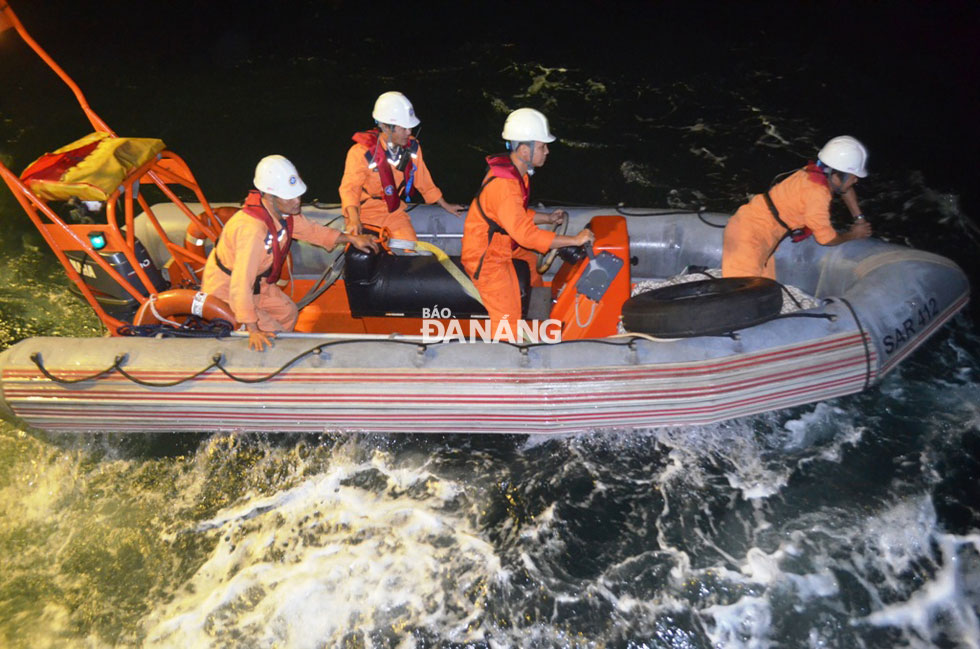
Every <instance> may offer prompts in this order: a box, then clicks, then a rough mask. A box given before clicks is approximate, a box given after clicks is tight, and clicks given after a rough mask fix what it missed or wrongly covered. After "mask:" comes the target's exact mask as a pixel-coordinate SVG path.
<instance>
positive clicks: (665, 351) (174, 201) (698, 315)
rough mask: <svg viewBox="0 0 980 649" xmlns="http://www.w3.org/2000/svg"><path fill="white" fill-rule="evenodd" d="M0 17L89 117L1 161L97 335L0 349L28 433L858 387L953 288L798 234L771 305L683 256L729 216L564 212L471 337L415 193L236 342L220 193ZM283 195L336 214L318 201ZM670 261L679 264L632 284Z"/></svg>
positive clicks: (550, 414)
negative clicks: (281, 315)
mask: <svg viewBox="0 0 980 649" xmlns="http://www.w3.org/2000/svg"><path fill="white" fill-rule="evenodd" d="M0 16H2V18H3V19H4V21H5V22H6V23H8V24H9V25H11V26H12V27H14V28H15V29H16V30H17V31H18V32H19V33H20V34H21V35H22V36H24V39H25V41H26V42H28V44H29V45H30V46H31V47H32V48H34V50H35V51H36V52H37V53H38V55H39V56H40V57H41V58H42V59H43V60H45V61H46V62H47V63H48V64H49V65H50V66H51V67H52V69H53V70H54V71H55V72H56V73H58V74H59V76H61V78H62V79H63V80H64V81H65V82H66V83H67V84H68V85H69V87H70V88H71V89H72V91H73V92H74V93H75V96H76V98H77V99H78V101H79V104H80V105H81V107H82V109H83V111H84V112H85V114H86V116H87V117H88V118H89V122H90V123H91V125H92V128H93V129H94V132H93V133H91V134H89V135H86V136H84V137H82V138H80V139H79V140H77V141H75V142H72V143H70V144H68V145H66V146H64V147H62V148H60V149H57V150H55V151H52V152H50V153H47V154H45V155H43V156H42V157H41V158H39V159H38V160H37V161H35V162H34V163H32V164H31V165H29V166H28V167H27V168H26V169H25V170H24V171H23V172H21V173H20V174H17V173H15V172H13V171H11V170H10V169H9V168H8V167H7V166H5V165H4V164H3V163H2V162H0V176H2V178H3V180H4V182H5V183H6V184H7V186H8V187H9V188H10V190H11V192H13V194H14V196H15V198H16V199H17V200H18V202H19V203H20V205H21V207H22V208H23V209H24V212H25V214H26V215H27V216H28V218H29V219H31V221H32V222H33V223H34V225H35V226H36V227H37V229H38V231H39V232H40V233H41V234H42V236H43V237H44V239H45V241H46V242H47V243H48V244H49V246H50V248H51V249H52V251H53V252H54V254H55V256H56V258H57V259H58V261H59V262H60V263H61V265H62V266H63V268H64V270H65V273H66V274H67V276H68V278H69V279H70V280H71V286H72V289H73V291H74V292H75V293H76V294H77V295H78V296H79V297H80V298H81V299H83V300H85V301H86V302H87V303H88V304H89V305H90V306H91V308H92V309H93V310H94V311H95V313H96V314H97V316H98V317H99V319H100V320H101V321H102V323H103V324H104V325H105V327H106V330H107V332H108V333H109V335H108V336H106V337H103V338H84V339H83V338H30V339H27V340H23V341H21V342H19V343H17V344H15V345H13V346H12V347H10V348H8V349H6V350H4V351H3V352H2V353H0V410H2V411H3V412H4V413H5V414H6V416H7V417H12V418H15V419H16V420H18V421H20V422H22V423H24V424H26V425H28V426H31V427H36V428H39V429H44V430H49V431H70V432H84V431H100V432H105V431H123V432H156V431H192V432H199V431H235V430H244V431H268V432H278V431H309V432H319V431H382V432H504V433H515V432H516V433H566V432H576V431H589V430H596V429H626V428H649V427H657V426H680V425H688V424H704V423H709V422H716V421H719V420H723V419H727V418H731V417H738V416H743V415H748V414H752V413H758V412H763V411H768V410H773V409H778V408H786V407H789V406H794V405H798V404H804V403H809V402H814V401H819V400H823V399H829V398H832V397H837V396H841V395H845V394H850V393H854V392H858V391H861V390H863V389H866V388H867V387H869V386H870V385H872V384H874V383H875V382H876V381H878V380H880V379H881V377H882V376H884V375H885V374H886V373H887V372H888V371H889V370H891V369H892V368H894V367H895V365H896V364H897V363H898V362H899V361H901V359H902V358H904V357H905V356H907V355H908V354H910V353H912V352H913V350H915V349H916V348H917V347H918V346H919V345H921V344H922V342H923V341H925V340H926V339H927V338H928V337H929V336H930V335H931V334H932V333H934V332H935V331H936V330H937V329H938V328H939V327H941V326H942V324H943V323H944V322H946V321H947V320H948V319H949V318H951V317H952V316H953V315H954V314H955V313H956V312H957V311H958V310H959V309H961V308H962V307H963V306H964V305H965V304H966V302H967V299H968V295H969V284H968V282H967V279H966V277H965V275H964V273H963V272H962V271H961V270H960V268H958V267H957V266H956V265H955V264H954V263H953V262H951V261H950V260H948V259H945V258H943V257H940V256H938V255H934V254H930V253H927V252H921V251H917V250H913V249H909V248H905V247H901V246H897V245H893V244H889V243H884V242H881V241H877V240H871V239H866V240H860V241H851V242H848V243H846V244H843V245H840V246H837V247H822V246H819V245H817V244H816V243H815V242H813V241H812V239H811V240H807V241H804V242H801V243H796V244H791V243H789V242H785V243H784V244H783V245H781V246H780V247H779V249H778V251H777V252H776V257H775V258H776V266H777V273H778V277H779V278H780V280H781V281H782V282H783V284H785V285H789V286H793V287H797V289H799V290H800V291H802V292H803V293H805V294H807V295H809V296H811V297H812V300H809V301H800V300H799V299H796V298H793V300H791V301H793V302H795V307H794V308H793V309H791V310H788V312H786V311H787V309H784V308H782V305H783V302H784V299H783V294H784V292H785V291H784V288H783V287H782V286H780V285H778V284H776V283H774V282H771V281H768V280H763V279H760V278H734V279H732V278H727V279H717V278H715V277H713V276H712V274H711V273H710V272H708V271H706V270H704V269H712V268H718V267H719V266H720V263H721V249H722V231H723V228H724V225H725V223H726V221H727V219H728V215H724V214H712V213H704V212H698V213H680V212H672V211H668V210H623V209H617V208H602V207H596V208H571V207H569V208H565V209H566V210H567V212H568V214H569V218H568V219H566V224H567V226H568V228H569V231H571V232H577V231H578V230H579V229H581V228H583V227H586V226H587V227H589V228H590V229H592V231H593V232H594V233H595V236H596V240H595V244H594V246H593V247H592V248H591V249H588V250H585V249H567V250H564V251H562V253H561V255H560V258H559V259H553V258H551V259H543V260H539V264H540V265H539V266H538V269H539V270H540V272H541V273H542V274H541V275H539V274H538V273H536V272H535V270H538V269H532V268H530V267H529V266H528V264H527V263H526V262H525V261H519V262H515V269H516V270H517V272H518V276H519V278H520V280H521V290H522V298H523V304H522V308H523V313H522V316H523V323H524V325H525V326H524V327H523V328H522V329H521V330H519V331H517V332H500V331H497V332H490V331H488V327H487V326H486V324H487V320H486V312H485V310H484V309H483V306H482V304H481V303H480V300H479V296H478V294H476V293H475V291H474V290H473V287H472V285H471V283H470V282H469V280H468V279H467V277H466V275H465V273H464V272H462V270H461V267H460V265H459V258H458V255H459V253H460V242H461V238H462V225H463V222H462V220H460V219H457V218H455V217H453V216H451V215H449V214H447V213H446V212H444V211H442V210H441V209H439V208H435V207H427V206H418V207H416V208H414V209H413V210H412V212H411V215H412V221H413V223H414V225H415V228H416V230H417V232H418V234H419V239H420V241H421V244H420V245H418V246H416V247H415V248H414V249H407V248H406V246H405V245H404V244H401V243H399V242H397V241H393V240H390V239H388V238H386V237H385V233H384V232H380V233H379V235H380V238H381V240H382V243H383V244H384V246H383V248H384V249H383V251H382V252H380V253H376V254H368V253H361V252H359V251H356V250H335V251H333V252H327V251H325V250H323V249H320V248H316V247H312V246H306V245H303V244H302V243H299V242H297V243H296V244H294V246H293V247H292V250H291V258H290V260H289V264H288V265H287V268H288V271H289V272H288V276H284V278H283V279H282V280H281V282H282V283H283V290H285V291H286V292H287V294H289V295H291V296H293V297H294V299H295V300H296V301H297V303H299V304H300V305H301V306H302V309H301V311H300V316H299V322H298V324H297V327H296V332H295V333H292V334H286V335H281V336H279V337H278V338H277V339H276V341H275V344H274V346H273V347H272V348H271V349H269V350H266V351H264V352H256V351H251V350H249V348H248V345H247V339H246V338H245V337H243V336H241V335H240V334H237V333H236V332H235V331H234V330H235V328H236V323H235V322H234V315H233V314H232V313H231V311H230V309H229V308H228V305H227V304H225V303H223V302H222V301H221V300H218V299H216V298H215V297H214V296H208V295H205V294H203V293H201V292H200V291H199V286H200V280H201V272H202V269H203V267H204V264H205V261H206V256H207V254H208V252H209V250H210V249H211V247H212V246H213V244H214V242H215V241H216V240H217V238H218V237H219V236H220V234H221V230H222V228H223V226H224V223H225V222H226V221H227V218H228V216H229V214H230V213H233V212H234V211H235V209H236V208H235V206H234V205H223V206H218V205H212V204H210V203H209V202H208V201H207V199H206V198H205V196H204V194H203V192H202V191H201V188H200V187H199V186H198V183H197V181H196V180H195V178H194V175H193V174H192V173H191V171H190V169H189V168H188V167H187V165H186V164H185V163H184V161H183V160H182V159H181V158H180V157H179V156H177V155H176V154H175V153H174V152H172V151H170V150H168V149H167V148H166V146H165V144H164V143H163V142H161V141H160V140H157V139H152V138H130V137H120V136H118V135H117V134H116V133H115V132H114V131H112V129H110V128H109V126H108V125H107V124H106V123H105V122H104V121H103V120H101V119H100V118H99V117H98V116H97V115H96V114H95V113H94V112H93V111H92V109H91V108H90V107H89V105H88V103H87V102H86V101H85V99H84V97H83V95H82V93H81V91H80V90H79V89H78V87H77V86H76V85H75V84H74V82H72V81H71V79H70V78H69V77H68V76H67V75H66V74H65V73H64V71H63V70H61V68H59V67H58V66H57V65H56V64H55V63H54V62H53V61H52V60H51V59H50V57H48V56H47V55H46V54H45V53H44V52H43V50H41V48H40V47H39V46H38V45H37V44H36V43H35V42H34V41H33V40H30V39H29V37H28V36H27V35H26V32H24V30H23V26H22V25H21V24H20V23H19V21H17V19H16V16H14V15H13V12H12V10H11V9H10V7H9V5H3V6H2V7H0ZM149 196H154V197H157V196H159V197H162V198H163V199H166V200H167V201H168V202H165V203H159V202H157V203H155V204H151V202H150V198H148V197H149ZM188 196H193V197H194V199H193V201H192V202H188V201H186V200H185V198H186V197H188ZM153 200H154V201H156V200H158V199H157V198H154V199H153ZM549 209H553V208H549ZM80 211H81V212H80ZM303 211H304V214H305V215H306V216H307V217H309V218H312V219H314V220H317V221H319V222H321V223H323V224H325V225H331V224H333V225H339V224H340V223H341V222H342V221H341V219H340V212H339V209H338V208H336V207H329V206H317V205H307V206H304V208H303ZM79 213H81V214H82V215H83V216H84V218H75V217H73V216H72V215H75V216H77V215H78V214H79ZM702 273H704V274H702ZM677 275H686V276H687V277H686V278H687V279H691V278H692V276H693V278H694V279H695V281H690V282H685V283H680V284H676V283H674V284H672V285H668V286H664V287H663V288H658V289H655V290H652V291H644V290H643V289H644V287H645V286H648V285H649V284H650V283H654V282H655V283H660V282H665V281H668V280H669V279H670V278H673V277H675V276H677ZM633 293H638V294H637V295H633Z"/></svg>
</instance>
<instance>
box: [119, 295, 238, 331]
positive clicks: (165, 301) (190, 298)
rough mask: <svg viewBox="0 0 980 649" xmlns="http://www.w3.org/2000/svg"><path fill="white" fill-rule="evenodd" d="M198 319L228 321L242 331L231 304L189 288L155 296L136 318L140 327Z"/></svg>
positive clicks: (144, 305)
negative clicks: (189, 317) (194, 316)
mask: <svg viewBox="0 0 980 649" xmlns="http://www.w3.org/2000/svg"><path fill="white" fill-rule="evenodd" d="M189 315H196V316H198V317H200V318H204V319H205V320H207V321H209V322H210V321H213V320H226V321H228V322H230V323H231V326H232V328H233V329H235V328H237V327H238V323H237V322H236V321H235V315H234V314H233V313H232V312H231V307H230V306H228V303H227V302H225V301H224V300H222V299H221V298H217V297H215V296H213V295H208V294H207V293H204V292H201V291H194V290H191V289H188V288H175V289H172V290H169V291H163V292H162V293H157V294H156V295H151V296H150V299H148V300H147V301H146V302H144V303H143V305H142V306H141V307H140V308H139V311H137V312H136V315H135V316H133V324H134V325H136V326H141V325H153V324H160V323H161V322H164V321H165V320H170V319H172V318H174V317H177V318H179V317H180V316H189Z"/></svg>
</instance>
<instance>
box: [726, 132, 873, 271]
mask: <svg viewBox="0 0 980 649" xmlns="http://www.w3.org/2000/svg"><path fill="white" fill-rule="evenodd" d="M867 161H868V152H867V150H866V149H865V148H864V145H863V144H861V143H860V142H858V141H857V140H856V139H855V138H853V137H851V136H849V135H841V136H839V137H835V138H833V139H832V140H830V141H829V142H827V144H825V145H824V147H823V148H822V149H820V152H819V153H818V154H817V161H816V162H811V163H809V164H807V165H806V167H804V168H803V169H800V170H798V171H796V172H794V173H793V174H792V175H791V176H789V177H788V178H786V179H785V180H783V181H781V182H779V183H777V184H775V185H773V186H772V187H771V188H770V189H769V190H768V191H765V192H763V193H761V194H757V195H756V196H753V197H752V200H750V201H749V202H748V203H746V204H745V205H743V206H742V207H740V208H739V209H738V211H737V212H735V215H734V216H733V217H732V218H731V220H730V221H729V222H728V225H727V226H726V227H725V236H724V244H723V248H722V255H721V274H722V276H724V277H768V278H769V279H776V264H775V260H774V259H773V255H774V253H775V252H776V248H777V247H778V246H779V244H780V243H781V242H782V240H783V239H785V238H786V237H790V238H791V239H792V240H793V241H794V242H797V241H802V240H803V239H806V238H807V237H808V236H810V235H811V234H812V235H813V237H814V239H816V241H817V243H819V244H820V245H822V246H836V245H839V244H842V243H844V242H845V241H852V240H854V239H864V238H866V237H870V236H871V224H870V223H868V221H867V220H865V218H864V215H863V214H862V213H861V208H860V207H859V206H858V200H857V193H856V192H855V191H854V185H856V184H857V182H858V179H860V178H864V177H866V176H867V175H868V172H867V169H866V165H867ZM835 194H836V195H838V196H840V197H841V199H842V200H843V201H844V205H846V206H847V209H848V211H849V212H850V213H851V216H852V217H853V218H854V223H853V224H852V225H851V227H850V229H848V230H847V231H846V232H837V230H835V229H834V226H833V225H831V223H830V202H831V200H832V199H833V196H834V195H835Z"/></svg>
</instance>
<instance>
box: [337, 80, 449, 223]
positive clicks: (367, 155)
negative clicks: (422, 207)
mask: <svg viewBox="0 0 980 649" xmlns="http://www.w3.org/2000/svg"><path fill="white" fill-rule="evenodd" d="M371 116H372V117H373V118H374V121H375V123H376V124H377V126H378V127H377V128H374V129H371V130H370V131H363V132H361V133H355V134H354V137H353V138H352V139H353V140H354V142H355V144H354V145H353V146H352V147H351V148H350V149H349V150H348V151H347V162H346V163H345V165H344V177H343V179H341V181H340V203H341V207H342V210H343V213H344V222H345V226H344V231H345V232H353V233H355V234H359V233H360V232H361V225H362V224H364V225H373V226H378V227H386V228H388V230H389V231H390V232H391V237H392V238H393V239H401V240H404V241H416V240H417V237H416V236H415V228H413V227H412V221H411V219H410V218H409V216H408V212H407V211H406V210H405V201H407V200H410V199H411V191H412V189H417V190H418V192H419V193H420V194H421V195H422V198H423V200H424V201H425V202H426V203H436V204H438V205H439V207H441V208H442V209H444V210H446V211H447V212H449V213H450V214H452V215H453V216H457V217H459V216H461V215H462V213H463V210H464V209H465V207H464V206H462V205H458V204H455V203H447V202H446V200H445V199H444V198H443V197H442V191H441V190H440V189H439V188H438V187H436V184H435V183H434V182H433V181H432V176H431V174H429V168H428V167H426V165H425V160H424V159H423V158H422V148H421V147H420V146H419V141H418V140H417V139H415V137H414V136H413V135H412V129H413V128H415V127H416V126H418V125H419V119H418V117H416V116H415V109H414V108H413V107H412V103H411V102H410V101H408V99H407V98H406V97H405V95H403V94H402V93H400V92H386V93H384V94H382V95H381V96H380V97H378V99H377V101H376V102H375V103H374V112H373V113H372V115H371Z"/></svg>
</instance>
